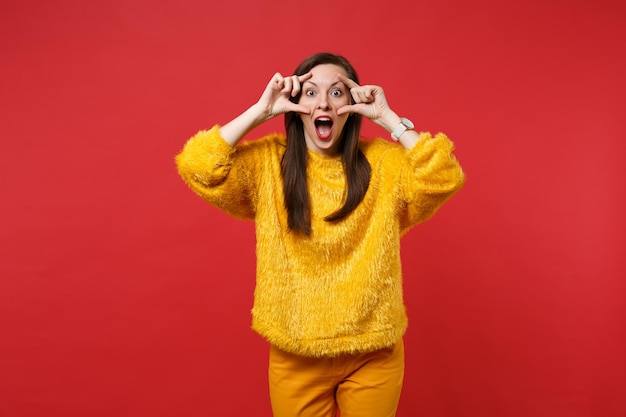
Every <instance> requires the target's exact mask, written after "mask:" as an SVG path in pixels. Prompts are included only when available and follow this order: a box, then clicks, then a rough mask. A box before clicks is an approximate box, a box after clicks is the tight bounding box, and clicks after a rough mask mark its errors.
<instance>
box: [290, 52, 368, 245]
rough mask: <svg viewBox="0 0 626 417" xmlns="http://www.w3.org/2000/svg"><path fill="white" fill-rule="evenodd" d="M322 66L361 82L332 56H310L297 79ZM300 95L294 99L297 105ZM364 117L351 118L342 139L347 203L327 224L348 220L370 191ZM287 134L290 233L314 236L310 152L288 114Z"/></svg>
mask: <svg viewBox="0 0 626 417" xmlns="http://www.w3.org/2000/svg"><path fill="white" fill-rule="evenodd" d="M322 64H334V65H337V66H340V67H342V68H343V69H345V70H346V73H347V75H348V78H350V79H351V80H354V81H355V82H356V83H358V82H359V78H358V76H357V74H356V71H355V70H354V68H353V67H352V65H351V64H350V62H348V60H347V59H345V58H344V57H342V56H339V55H335V54H331V53H328V52H320V53H317V54H314V55H311V56H309V57H308V58H306V59H305V60H304V61H302V62H301V63H300V65H298V67H297V68H296V70H295V71H294V74H295V75H304V74H306V73H307V72H309V71H310V70H311V69H313V68H314V67H316V66H318V65H322ZM299 100H300V94H298V95H297V96H295V97H292V98H291V101H293V102H295V103H297V102H298V101H299ZM362 120H363V118H362V116H361V115H360V114H356V113H352V114H350V116H349V117H348V120H347V121H346V124H345V125H344V128H343V131H342V132H341V138H340V140H339V145H338V152H339V153H341V154H342V160H343V167H344V172H345V174H346V186H347V187H346V188H347V193H346V199H345V202H344V204H343V206H342V207H340V208H339V209H337V210H336V211H335V212H334V213H331V214H329V215H328V216H326V217H325V219H324V220H326V221H328V222H334V221H338V220H341V219H343V218H345V217H346V216H348V215H349V214H350V213H351V212H352V211H353V210H354V209H355V208H356V207H357V206H358V205H359V203H360V202H361V201H362V200H363V197H364V196H365V193H366V192H367V189H368V187H369V182H370V173H371V167H370V164H369V162H368V161H367V158H365V155H364V154H363V152H361V150H360V149H359V136H360V133H361V123H362ZM285 131H286V132H287V148H286V150H285V153H284V155H283V159H282V163H281V174H282V177H283V189H284V196H285V208H286V209H287V214H288V216H287V222H288V226H289V229H290V230H293V231H299V232H302V233H304V234H306V235H310V234H311V202H310V199H309V190H308V188H307V181H306V166H307V158H308V151H307V146H306V142H305V140H304V125H303V123H302V119H300V117H299V115H298V114H297V113H293V112H289V113H286V114H285Z"/></svg>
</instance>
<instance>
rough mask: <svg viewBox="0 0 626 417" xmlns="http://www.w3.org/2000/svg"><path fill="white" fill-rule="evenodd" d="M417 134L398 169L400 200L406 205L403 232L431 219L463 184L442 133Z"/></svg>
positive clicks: (447, 142) (402, 224) (401, 220)
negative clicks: (414, 143) (420, 136)
mask: <svg viewBox="0 0 626 417" xmlns="http://www.w3.org/2000/svg"><path fill="white" fill-rule="evenodd" d="M421 135H422V139H421V140H420V141H419V142H418V143H417V144H416V145H415V146H414V147H413V148H412V149H410V150H408V151H407V152H406V160H405V163H404V164H403V167H402V170H401V180H400V198H401V200H402V201H404V203H405V204H406V206H405V210H403V211H402V214H401V219H400V228H401V230H402V231H403V232H406V231H407V230H408V229H409V228H410V227H411V226H414V225H416V224H418V223H421V222H423V221H425V220H428V219H429V218H430V217H432V216H433V215H434V214H435V213H436V212H437V210H438V209H439V207H441V205H442V204H443V203H445V202H446V201H447V200H448V199H449V198H450V197H452V196H453V195H454V194H455V193H456V192H457V191H459V190H460V189H461V188H462V187H463V184H464V183H465V174H464V172H463V170H462V169H461V166H460V165H459V162H458V161H457V159H456V158H455V156H454V155H453V154H452V152H453V151H454V144H453V143H452V142H451V141H450V139H448V137H447V136H446V135H444V134H443V133H438V134H436V135H435V136H432V135H431V134H430V133H421Z"/></svg>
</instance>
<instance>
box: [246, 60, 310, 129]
mask: <svg viewBox="0 0 626 417" xmlns="http://www.w3.org/2000/svg"><path fill="white" fill-rule="evenodd" d="M312 76H313V74H311V72H308V73H306V74H304V75H292V76H289V77H283V76H282V75H281V74H280V73H278V72H277V73H276V74H274V76H273V77H272V79H271V80H270V82H269V84H268V85H267V87H265V91H263V94H262V95H261V98H260V99H259V101H258V103H257V104H258V105H259V106H260V107H261V108H262V109H263V110H264V111H265V112H266V115H265V117H266V119H267V120H269V119H271V118H273V117H276V116H278V115H280V114H283V113H287V112H291V111H293V112H297V113H304V114H309V109H307V108H306V107H304V106H301V105H299V104H297V103H293V102H291V101H290V100H289V99H290V98H291V97H295V96H297V95H298V93H300V89H301V85H302V83H303V82H304V81H306V80H308V79H309V78H311V77H312Z"/></svg>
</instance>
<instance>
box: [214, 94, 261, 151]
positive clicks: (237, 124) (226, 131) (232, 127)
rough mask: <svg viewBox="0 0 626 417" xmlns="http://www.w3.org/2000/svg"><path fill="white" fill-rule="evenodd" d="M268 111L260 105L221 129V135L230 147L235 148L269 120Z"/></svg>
mask: <svg viewBox="0 0 626 417" xmlns="http://www.w3.org/2000/svg"><path fill="white" fill-rule="evenodd" d="M267 114H268V113H267V110H264V109H263V108H262V106H261V105H260V104H259V103H256V104H253V105H252V106H250V107H249V108H248V109H247V110H246V111H244V112H243V113H241V114H240V115H239V116H237V117H235V118H234V119H233V120H231V121H230V122H228V123H226V124H225V125H223V126H221V127H220V135H221V136H222V138H223V139H224V140H225V141H226V143H228V144H229V145H230V146H235V145H236V144H237V142H239V141H240V140H241V139H242V138H243V137H244V136H245V135H246V134H247V133H248V132H250V131H251V130H252V129H254V128H255V127H257V126H258V125H260V124H261V123H263V122H265V121H267V120H268V117H267Z"/></svg>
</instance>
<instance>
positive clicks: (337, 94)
mask: <svg viewBox="0 0 626 417" xmlns="http://www.w3.org/2000/svg"><path fill="white" fill-rule="evenodd" d="M330 95H331V96H333V97H341V96H342V95H343V91H341V90H340V89H338V88H336V89H334V90H333V91H331V92H330Z"/></svg>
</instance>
